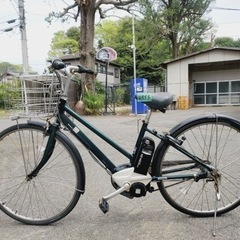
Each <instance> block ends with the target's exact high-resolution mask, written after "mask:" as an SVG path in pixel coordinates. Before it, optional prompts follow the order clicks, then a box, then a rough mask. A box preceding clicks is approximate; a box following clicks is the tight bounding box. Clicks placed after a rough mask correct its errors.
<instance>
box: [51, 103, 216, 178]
mask: <svg viewBox="0 0 240 240" xmlns="http://www.w3.org/2000/svg"><path fill="white" fill-rule="evenodd" d="M58 108H59V112H58V119H59V120H60V121H61V122H62V123H63V124H64V125H65V126H66V127H67V128H68V129H69V130H70V131H71V133H72V134H73V135H74V136H75V137H76V138H77V139H78V140H79V141H80V142H81V143H82V144H83V145H84V146H85V147H86V148H87V149H88V150H89V151H90V152H91V153H93V154H94V155H95V157H97V158H98V159H99V161H100V162H101V163H102V164H103V165H104V166H105V167H106V169H108V170H110V172H111V173H114V172H116V169H117V166H116V165H115V164H114V163H113V162H112V161H111V160H110V159H109V158H108V157H107V156H106V155H105V154H104V153H103V152H102V151H101V150H100V149H99V148H98V147H97V146H96V145H95V144H94V143H93V142H92V141H91V140H90V139H89V138H88V137H87V136H86V135H85V134H84V133H83V132H82V131H81V129H80V128H79V127H78V126H76V124H75V123H74V122H73V121H71V119H70V118H69V117H68V116H67V115H66V114H65V112H66V113H68V114H69V115H70V116H72V117H73V118H74V119H76V120H77V121H78V122H80V123H81V124H82V125H84V126H85V127H86V128H88V129H90V130H91V131H92V132H93V133H95V134H96V135H97V136H98V137H100V138H101V139H103V140H104V141H105V142H107V143H108V144H109V145H110V146H112V147H113V148H115V149H116V150H117V151H118V152H120V153H121V154H123V155H124V156H125V157H126V158H128V159H129V161H130V165H131V166H133V164H134V161H135V155H136V154H135V152H137V150H138V148H139V147H140V144H141V140H142V138H143V136H144V135H145V133H146V132H149V133H151V134H152V135H154V136H155V137H157V138H159V139H160V140H163V141H167V142H168V143H169V144H171V145H172V146H173V147H175V148H177V149H178V150H179V151H180V152H182V153H183V154H185V155H187V156H188V157H189V158H190V159H192V161H191V160H190V161H191V163H193V165H192V168H194V167H196V165H197V164H200V165H202V166H203V167H205V168H206V169H208V170H212V168H211V167H210V166H208V165H206V164H204V163H203V162H202V161H201V159H198V158H197V157H196V156H193V155H192V154H190V153H189V152H187V151H186V150H185V149H183V148H182V147H181V146H179V145H178V144H176V143H175V142H174V141H172V140H171V139H169V138H168V137H167V136H163V135H160V134H158V133H157V132H156V131H154V130H151V129H149V128H148V123H146V122H145V121H143V124H142V127H141V130H140V133H139V135H138V138H137V141H136V145H135V150H134V152H133V153H129V152H127V151H126V150H125V149H123V148H122V147H121V146H119V145H118V144H116V143H115V142H114V141H112V140H111V139H110V138H109V137H107V136H106V135H105V134H104V133H102V132H100V131H99V130H98V129H96V128H95V127H94V126H92V125H91V124H90V123H89V122H88V121H86V120H85V119H84V118H82V117H81V116H79V115H78V114H77V113H75V112H74V111H73V110H72V109H71V108H70V107H69V106H68V105H67V104H66V100H65V99H60V103H59V106H58ZM50 136H51V133H50ZM184 170H186V168H184V167H182V168H179V169H178V170H177V171H176V170H174V172H181V171H184ZM194 177H195V176H193V175H189V174H188V175H182V174H179V175H176V174H174V175H173V176H169V175H168V176H167V179H176V178H194ZM163 179H166V177H164V176H162V177H159V176H157V177H156V176H155V177H153V180H156V181H160V180H163Z"/></svg>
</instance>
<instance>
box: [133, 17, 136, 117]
mask: <svg viewBox="0 0 240 240" xmlns="http://www.w3.org/2000/svg"><path fill="white" fill-rule="evenodd" d="M132 50H133V81H134V101H135V102H134V105H135V115H137V99H136V94H137V79H136V46H135V22H134V15H132Z"/></svg>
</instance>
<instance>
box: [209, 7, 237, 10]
mask: <svg viewBox="0 0 240 240" xmlns="http://www.w3.org/2000/svg"><path fill="white" fill-rule="evenodd" d="M211 9H216V10H225V11H240V8H226V7H211Z"/></svg>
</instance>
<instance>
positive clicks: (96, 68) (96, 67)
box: [95, 63, 98, 72]
mask: <svg viewBox="0 0 240 240" xmlns="http://www.w3.org/2000/svg"><path fill="white" fill-rule="evenodd" d="M95 71H96V72H98V64H97V63H95Z"/></svg>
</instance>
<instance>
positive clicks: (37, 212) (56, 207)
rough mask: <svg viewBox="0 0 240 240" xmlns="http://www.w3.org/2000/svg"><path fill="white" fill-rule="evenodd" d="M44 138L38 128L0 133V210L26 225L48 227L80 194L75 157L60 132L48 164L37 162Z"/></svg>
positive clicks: (22, 127)
mask: <svg viewBox="0 0 240 240" xmlns="http://www.w3.org/2000/svg"><path fill="white" fill-rule="evenodd" d="M47 140H48V135H47V134H46V133H45V130H44V128H43V127H42V126H37V125H29V124H19V125H15V126H12V127H9V128H8V129H6V130H4V131H3V132H1V133H0V154H1V160H0V209H1V210H3V212H5V213H6V214H7V215H9V216H10V217H12V218H14V219H16V220H18V221H21V222H23V223H26V224H34V225H44V224H50V223H53V222H56V221H58V220H60V219H61V218H63V217H65V216H66V215H67V214H68V213H69V212H70V211H71V210H72V209H73V208H74V206H75V205H76V203H77V202H78V200H79V197H80V194H81V193H82V192H83V190H84V181H85V175H84V168H83V165H82V161H81V158H80V155H79V153H78V152H77V151H76V149H75V147H74V146H73V145H72V144H71V141H70V140H69V139H68V138H67V137H66V136H65V135H64V134H63V133H61V132H60V131H57V133H56V135H55V140H56V143H55V148H54V150H53V153H52V154H51V156H50V158H49V160H48V162H47V163H46V164H45V165H44V167H43V168H42V169H41V170H40V171H39V172H38V173H37V174H36V175H35V176H33V177H32V178H29V177H27V175H29V174H30V173H31V172H32V171H33V169H35V167H36V166H37V165H38V163H39V161H40V160H41V158H42V156H43V154H44V150H45V148H46V143H47Z"/></svg>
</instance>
